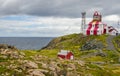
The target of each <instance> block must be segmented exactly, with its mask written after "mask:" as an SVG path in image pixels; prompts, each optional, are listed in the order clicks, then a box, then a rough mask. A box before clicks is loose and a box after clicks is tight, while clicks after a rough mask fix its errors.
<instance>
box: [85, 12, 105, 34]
mask: <svg viewBox="0 0 120 76" xmlns="http://www.w3.org/2000/svg"><path fill="white" fill-rule="evenodd" d="M106 33H107V25H106V24H103V23H102V15H101V14H100V13H99V12H97V11H95V12H94V14H93V20H92V21H91V22H89V24H88V25H87V28H86V29H85V30H84V34H85V35H101V34H106Z"/></svg>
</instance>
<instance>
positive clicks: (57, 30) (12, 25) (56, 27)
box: [0, 16, 81, 36]
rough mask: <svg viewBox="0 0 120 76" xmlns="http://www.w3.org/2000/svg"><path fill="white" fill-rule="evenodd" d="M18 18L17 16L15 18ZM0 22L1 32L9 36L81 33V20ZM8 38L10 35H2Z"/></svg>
mask: <svg viewBox="0 0 120 76" xmlns="http://www.w3.org/2000/svg"><path fill="white" fill-rule="evenodd" d="M13 17H16V16H13ZM3 19H4V20H0V30H2V31H1V32H2V33H3V32H4V33H8V34H9V36H42V35H43V36H61V35H65V34H70V33H75V32H76V33H79V32H80V24H81V22H80V21H81V18H54V17H28V18H25V20H13V19H12V20H9V19H6V18H3ZM2 33H0V34H1V35H2V36H8V34H4V33H3V34H2Z"/></svg>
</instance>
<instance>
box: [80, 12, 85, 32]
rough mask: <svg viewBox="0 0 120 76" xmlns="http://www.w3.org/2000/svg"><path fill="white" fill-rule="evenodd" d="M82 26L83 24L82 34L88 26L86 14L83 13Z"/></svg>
mask: <svg viewBox="0 0 120 76" xmlns="http://www.w3.org/2000/svg"><path fill="white" fill-rule="evenodd" d="M81 14H82V24H81V33H83V32H84V29H85V25H86V19H85V18H86V12H82V13H81Z"/></svg>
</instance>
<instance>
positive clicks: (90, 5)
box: [0, 0, 120, 18]
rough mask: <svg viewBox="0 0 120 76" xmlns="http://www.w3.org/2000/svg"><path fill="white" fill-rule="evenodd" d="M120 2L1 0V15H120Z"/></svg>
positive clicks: (77, 16) (108, 0) (117, 0)
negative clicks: (98, 13)
mask: <svg viewBox="0 0 120 76" xmlns="http://www.w3.org/2000/svg"><path fill="white" fill-rule="evenodd" d="M119 3H120V1H119V0H114V1H113V0H97V1H96V0H91V1H88V0H83V1H81V0H34V1H33V0H1V1H0V4H1V5H0V9H1V10H0V15H1V16H3V15H13V14H14V15H15V14H16V15H17V14H22V15H34V16H43V17H44V16H45V17H48V16H49V17H74V18H79V17H81V12H82V11H86V12H88V16H90V15H91V13H93V12H94V11H95V10H98V11H100V12H104V15H110V14H119V10H118V9H120V5H119Z"/></svg>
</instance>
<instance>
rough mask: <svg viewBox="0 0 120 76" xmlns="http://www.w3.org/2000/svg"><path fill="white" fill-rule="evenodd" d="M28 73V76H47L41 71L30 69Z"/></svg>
mask: <svg viewBox="0 0 120 76" xmlns="http://www.w3.org/2000/svg"><path fill="white" fill-rule="evenodd" d="M27 73H28V76H45V75H44V74H43V73H42V72H41V70H40V69H30V70H28V71H27Z"/></svg>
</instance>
